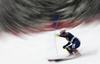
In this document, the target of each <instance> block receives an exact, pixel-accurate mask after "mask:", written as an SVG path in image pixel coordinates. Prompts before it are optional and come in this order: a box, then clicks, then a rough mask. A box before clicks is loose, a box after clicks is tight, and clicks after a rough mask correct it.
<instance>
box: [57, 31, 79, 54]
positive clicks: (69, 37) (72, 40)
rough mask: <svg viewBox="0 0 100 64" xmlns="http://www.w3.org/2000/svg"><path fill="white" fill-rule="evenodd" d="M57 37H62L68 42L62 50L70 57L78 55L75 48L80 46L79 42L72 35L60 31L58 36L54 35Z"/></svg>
mask: <svg viewBox="0 0 100 64" xmlns="http://www.w3.org/2000/svg"><path fill="white" fill-rule="evenodd" d="M56 36H57V37H64V38H66V40H67V41H68V43H67V44H66V45H64V46H63V49H66V50H67V51H68V52H69V56H70V55H74V54H75V55H80V53H79V52H78V50H77V48H78V47H79V46H80V41H79V39H78V38H76V37H75V36H74V35H72V34H71V33H70V32H66V31H65V30H62V31H61V32H60V35H58V34H57V35H56Z"/></svg>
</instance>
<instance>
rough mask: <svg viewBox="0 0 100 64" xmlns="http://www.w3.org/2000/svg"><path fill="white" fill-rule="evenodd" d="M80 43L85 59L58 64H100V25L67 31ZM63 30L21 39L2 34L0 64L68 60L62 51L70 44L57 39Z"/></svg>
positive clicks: (47, 62) (95, 24)
mask: <svg viewBox="0 0 100 64" xmlns="http://www.w3.org/2000/svg"><path fill="white" fill-rule="evenodd" d="M66 31H68V32H71V33H72V34H74V35H75V36H76V37H77V38H79V39H80V41H81V46H80V48H78V50H79V51H80V52H81V53H82V54H84V55H83V56H82V57H79V58H76V59H72V60H68V61H63V62H58V63H57V64H65V63H67V64H99V63H100V61H99V59H100V49H99V48H100V39H99V36H100V34H99V33H100V25H98V24H97V23H93V24H90V25H87V26H84V27H83V26H82V25H80V26H77V27H75V28H73V29H70V28H69V29H67V28H66ZM59 32H60V30H56V31H48V32H42V33H37V34H29V35H25V34H21V38H19V37H17V36H14V35H12V34H8V33H4V32H3V33H2V34H1V40H0V64H56V62H49V61H48V60H47V59H48V58H53V57H58V56H61V57H63V56H67V55H68V52H67V51H66V50H64V49H63V48H62V46H63V45H65V44H66V43H67V41H66V40H65V39H64V38H61V37H55V34H59Z"/></svg>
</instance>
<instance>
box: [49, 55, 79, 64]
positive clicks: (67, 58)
mask: <svg viewBox="0 0 100 64" xmlns="http://www.w3.org/2000/svg"><path fill="white" fill-rule="evenodd" d="M80 56H81V55H78V56H74V57H66V58H57V59H48V61H49V62H53V61H54V62H60V61H66V60H71V59H74V58H77V57H80Z"/></svg>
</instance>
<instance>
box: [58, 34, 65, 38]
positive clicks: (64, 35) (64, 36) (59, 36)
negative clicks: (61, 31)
mask: <svg viewBox="0 0 100 64" xmlns="http://www.w3.org/2000/svg"><path fill="white" fill-rule="evenodd" d="M56 37H66V35H64V36H61V35H58V34H57V35H56Z"/></svg>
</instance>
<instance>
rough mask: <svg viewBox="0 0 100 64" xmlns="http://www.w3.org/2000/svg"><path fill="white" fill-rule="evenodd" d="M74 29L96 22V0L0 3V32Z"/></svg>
mask: <svg viewBox="0 0 100 64" xmlns="http://www.w3.org/2000/svg"><path fill="white" fill-rule="evenodd" d="M55 14H56V15H60V19H59V22H58V27H57V29H60V28H64V27H72V28H73V27H76V26H78V25H79V24H81V23H92V21H93V20H97V19H99V17H100V16H99V14H100V1H99V0H0V31H6V32H10V33H13V34H17V33H25V34H26V33H29V32H32V33H34V32H43V31H51V30H55V29H54V28H55V25H56V20H53V19H52V18H53V15H55Z"/></svg>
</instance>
